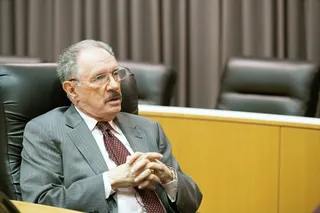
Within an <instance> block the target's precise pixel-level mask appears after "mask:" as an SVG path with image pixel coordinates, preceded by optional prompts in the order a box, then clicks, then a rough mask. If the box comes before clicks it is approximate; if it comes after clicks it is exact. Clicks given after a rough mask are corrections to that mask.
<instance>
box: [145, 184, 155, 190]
mask: <svg viewBox="0 0 320 213" xmlns="http://www.w3.org/2000/svg"><path fill="white" fill-rule="evenodd" d="M145 189H148V190H151V191H154V190H156V187H155V186H154V185H153V184H149V185H147V186H146V187H145Z"/></svg>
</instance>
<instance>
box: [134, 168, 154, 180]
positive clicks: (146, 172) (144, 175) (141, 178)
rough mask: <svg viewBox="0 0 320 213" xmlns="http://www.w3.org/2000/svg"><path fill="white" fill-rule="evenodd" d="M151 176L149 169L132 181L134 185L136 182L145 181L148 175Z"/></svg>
mask: <svg viewBox="0 0 320 213" xmlns="http://www.w3.org/2000/svg"><path fill="white" fill-rule="evenodd" d="M151 174H152V171H151V169H146V170H144V171H143V172H141V173H140V174H139V175H138V176H137V177H136V178H135V179H134V181H135V182H136V183H138V182H140V181H142V180H144V179H146V178H147V177H148V176H149V175H151Z"/></svg>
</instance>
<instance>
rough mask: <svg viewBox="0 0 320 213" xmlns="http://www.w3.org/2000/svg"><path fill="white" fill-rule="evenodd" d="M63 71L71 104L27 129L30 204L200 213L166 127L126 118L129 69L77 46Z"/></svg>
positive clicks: (94, 48) (24, 179) (98, 45)
mask: <svg viewBox="0 0 320 213" xmlns="http://www.w3.org/2000/svg"><path fill="white" fill-rule="evenodd" d="M57 72H58V76H59V78H60V80H61V82H62V87H63V89H64V91H65V92H66V93H67V95H68V97H69V99H70V100H71V102H72V105H71V106H70V107H60V108H56V109H54V110H52V111H50V112H48V113H46V114H44V115H41V116H39V117H37V118H35V119H33V120H31V121H30V122H29V123H28V124H27V126H26V128H25V131H24V140H23V150H22V164H21V178H20V181H21V191H22V197H23V200H24V201H28V202H35V203H42V204H47V205H52V206H58V207H64V208H69V209H74V210H80V211H85V212H101V213H102V212H114V213H115V212H119V213H129V212H137V213H138V212H139V213H140V212H147V213H162V212H187V213H188V212H190V213H194V212H196V210H197V209H198V207H199V206H200V203H201V199H202V194H201V192H200V190H199V188H198V186H197V184H196V183H195V182H194V181H193V180H192V179H191V178H190V177H189V176H188V175H186V174H184V173H183V172H182V171H181V169H180V167H179V165H178V162H177V161H176V160H175V158H174V157H173V156H172V153H171V146H170V143H169V141H168V139H167V137H166V136H165V134H164V132H163V130H162V128H161V126H160V125H159V123H157V122H155V121H152V120H149V119H147V118H143V117H140V116H136V115H132V114H127V113H122V112H120V110H121V97H122V96H121V92H120V81H121V80H123V79H124V78H125V77H126V76H127V70H126V69H123V68H121V67H119V66H118V64H117V61H116V59H115V57H114V54H113V52H112V49H111V48H110V46H108V45H107V44H105V43H102V42H99V41H93V40H85V41H82V42H79V43H77V44H74V45H72V46H70V47H69V48H67V49H66V50H65V51H64V53H62V55H61V56H60V57H59V62H58V69H57ZM146 83H148V82H146ZM40 92H41V91H40Z"/></svg>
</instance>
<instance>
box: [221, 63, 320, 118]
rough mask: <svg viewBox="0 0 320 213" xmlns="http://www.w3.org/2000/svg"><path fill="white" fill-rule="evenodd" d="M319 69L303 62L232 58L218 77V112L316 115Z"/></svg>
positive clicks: (314, 65)
mask: <svg viewBox="0 0 320 213" xmlns="http://www.w3.org/2000/svg"><path fill="white" fill-rule="evenodd" d="M319 83H320V81H319V67H318V66H317V65H316V64H313V63H310V62H306V61H293V60H280V59H258V58H232V59H230V60H229V61H228V62H227V63H226V66H225V70H224V73H223V75H222V78H221V91H220V96H219V100H218V106H217V108H218V109H225V110H235V111H248V112H262V113H272V114H283V115H300V116H312V117H313V116H315V113H316V107H317V102H318V92H319Z"/></svg>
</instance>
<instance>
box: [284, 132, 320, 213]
mask: <svg viewBox="0 0 320 213" xmlns="http://www.w3.org/2000/svg"><path fill="white" fill-rule="evenodd" d="M279 197H280V202H279V210H280V211H279V213H308V212H310V213H311V212H312V211H313V210H314V209H315V208H316V206H317V205H318V204H319V203H320V131H319V130H312V129H300V128H289V127H284V128H281V162H280V196H279Z"/></svg>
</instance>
